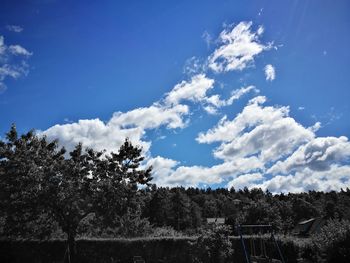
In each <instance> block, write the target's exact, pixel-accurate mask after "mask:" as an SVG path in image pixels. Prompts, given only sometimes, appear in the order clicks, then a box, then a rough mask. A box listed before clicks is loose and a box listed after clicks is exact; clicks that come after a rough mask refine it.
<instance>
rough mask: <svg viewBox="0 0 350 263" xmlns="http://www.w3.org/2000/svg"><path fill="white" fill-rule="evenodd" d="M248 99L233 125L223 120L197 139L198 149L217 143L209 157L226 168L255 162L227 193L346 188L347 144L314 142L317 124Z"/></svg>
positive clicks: (320, 139) (322, 139)
mask: <svg viewBox="0 0 350 263" xmlns="http://www.w3.org/2000/svg"><path fill="white" fill-rule="evenodd" d="M264 103H266V98H265V97H263V96H258V97H255V98H253V99H251V100H250V101H249V102H248V104H247V105H246V106H245V107H244V109H243V110H242V112H241V113H239V114H237V116H236V117H235V118H234V119H233V120H228V119H227V117H226V116H225V117H224V118H222V119H221V120H220V121H219V123H218V124H217V125H216V126H215V127H214V128H212V129H210V130H208V131H207V132H205V133H200V134H199V135H198V137H197V141H198V142H200V143H212V142H219V143H220V144H219V146H217V147H216V148H215V149H214V151H213V154H214V156H215V157H217V158H219V159H222V160H223V162H224V163H228V162H231V161H233V160H236V159H240V160H244V159H247V158H252V157H255V158H257V160H259V161H260V162H261V164H262V165H261V167H260V168H259V169H258V170H256V169H255V168H252V170H247V171H246V173H242V174H238V175H237V177H234V178H233V180H231V181H229V183H228V184H227V186H228V187H231V186H234V187H235V188H243V187H244V186H247V187H260V188H263V189H269V190H270V191H274V192H279V191H283V192H288V191H291V192H300V191H305V190H310V189H313V190H321V191H329V190H339V189H340V188H342V187H343V188H344V186H346V183H349V180H350V175H349V167H350V166H349V160H350V142H349V141H348V138H346V137H344V136H341V137H317V136H316V134H315V132H316V131H317V130H318V129H319V128H320V127H321V124H320V123H319V122H317V123H315V124H314V125H313V126H311V127H304V126H303V125H301V124H300V123H298V122H297V121H296V120H295V119H293V118H292V117H290V116H289V107H281V106H264V105H263V104H264Z"/></svg>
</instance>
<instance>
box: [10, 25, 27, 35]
mask: <svg viewBox="0 0 350 263" xmlns="http://www.w3.org/2000/svg"><path fill="white" fill-rule="evenodd" d="M6 29H7V30H8V31H12V32H16V33H20V32H22V31H23V28H22V27H21V26H17V25H7V26H6Z"/></svg>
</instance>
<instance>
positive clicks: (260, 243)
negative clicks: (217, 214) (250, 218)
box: [237, 225, 285, 263]
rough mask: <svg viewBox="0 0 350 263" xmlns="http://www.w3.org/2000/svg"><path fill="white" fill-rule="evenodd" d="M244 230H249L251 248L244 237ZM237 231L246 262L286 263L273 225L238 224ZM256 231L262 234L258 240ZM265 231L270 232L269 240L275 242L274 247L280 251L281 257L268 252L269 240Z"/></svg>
mask: <svg viewBox="0 0 350 263" xmlns="http://www.w3.org/2000/svg"><path fill="white" fill-rule="evenodd" d="M244 230H249V234H250V237H249V246H250V248H249V249H248V248H247V244H246V242H245V240H244V237H243V231H244ZM237 231H238V234H239V236H240V240H241V243H242V248H243V252H244V257H245V261H246V263H285V260H284V258H283V255H282V252H281V249H280V247H279V245H278V243H277V241H276V239H275V236H274V234H273V230H272V225H238V226H237ZM254 231H257V232H255V233H257V235H260V238H259V239H258V240H254V235H253V234H254ZM245 232H247V231H245ZM263 233H270V238H269V240H270V241H272V243H273V244H274V247H275V249H276V250H277V252H278V256H279V259H274V258H272V257H271V256H270V255H269V254H268V253H267V249H266V244H267V240H266V238H264V237H263V236H262V234H263ZM249 252H250V253H249Z"/></svg>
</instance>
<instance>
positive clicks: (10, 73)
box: [0, 36, 32, 93]
mask: <svg viewBox="0 0 350 263" xmlns="http://www.w3.org/2000/svg"><path fill="white" fill-rule="evenodd" d="M31 55H32V53H31V52H29V51H28V50H27V49H25V48H24V47H22V46H20V45H6V44H5V39H4V37H3V36H0V93H2V92H4V91H5V90H6V89H7V85H6V84H5V81H6V79H7V78H13V79H17V78H19V77H21V76H26V75H27V74H28V72H29V66H28V64H27V60H28V58H29V57H30V56H31Z"/></svg>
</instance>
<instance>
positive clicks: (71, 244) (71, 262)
mask: <svg viewBox="0 0 350 263" xmlns="http://www.w3.org/2000/svg"><path fill="white" fill-rule="evenodd" d="M75 234H76V233H75V231H69V232H68V239H67V243H68V246H67V251H66V254H65V261H64V262H65V263H77V262H78V260H77V248H76V244H75Z"/></svg>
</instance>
